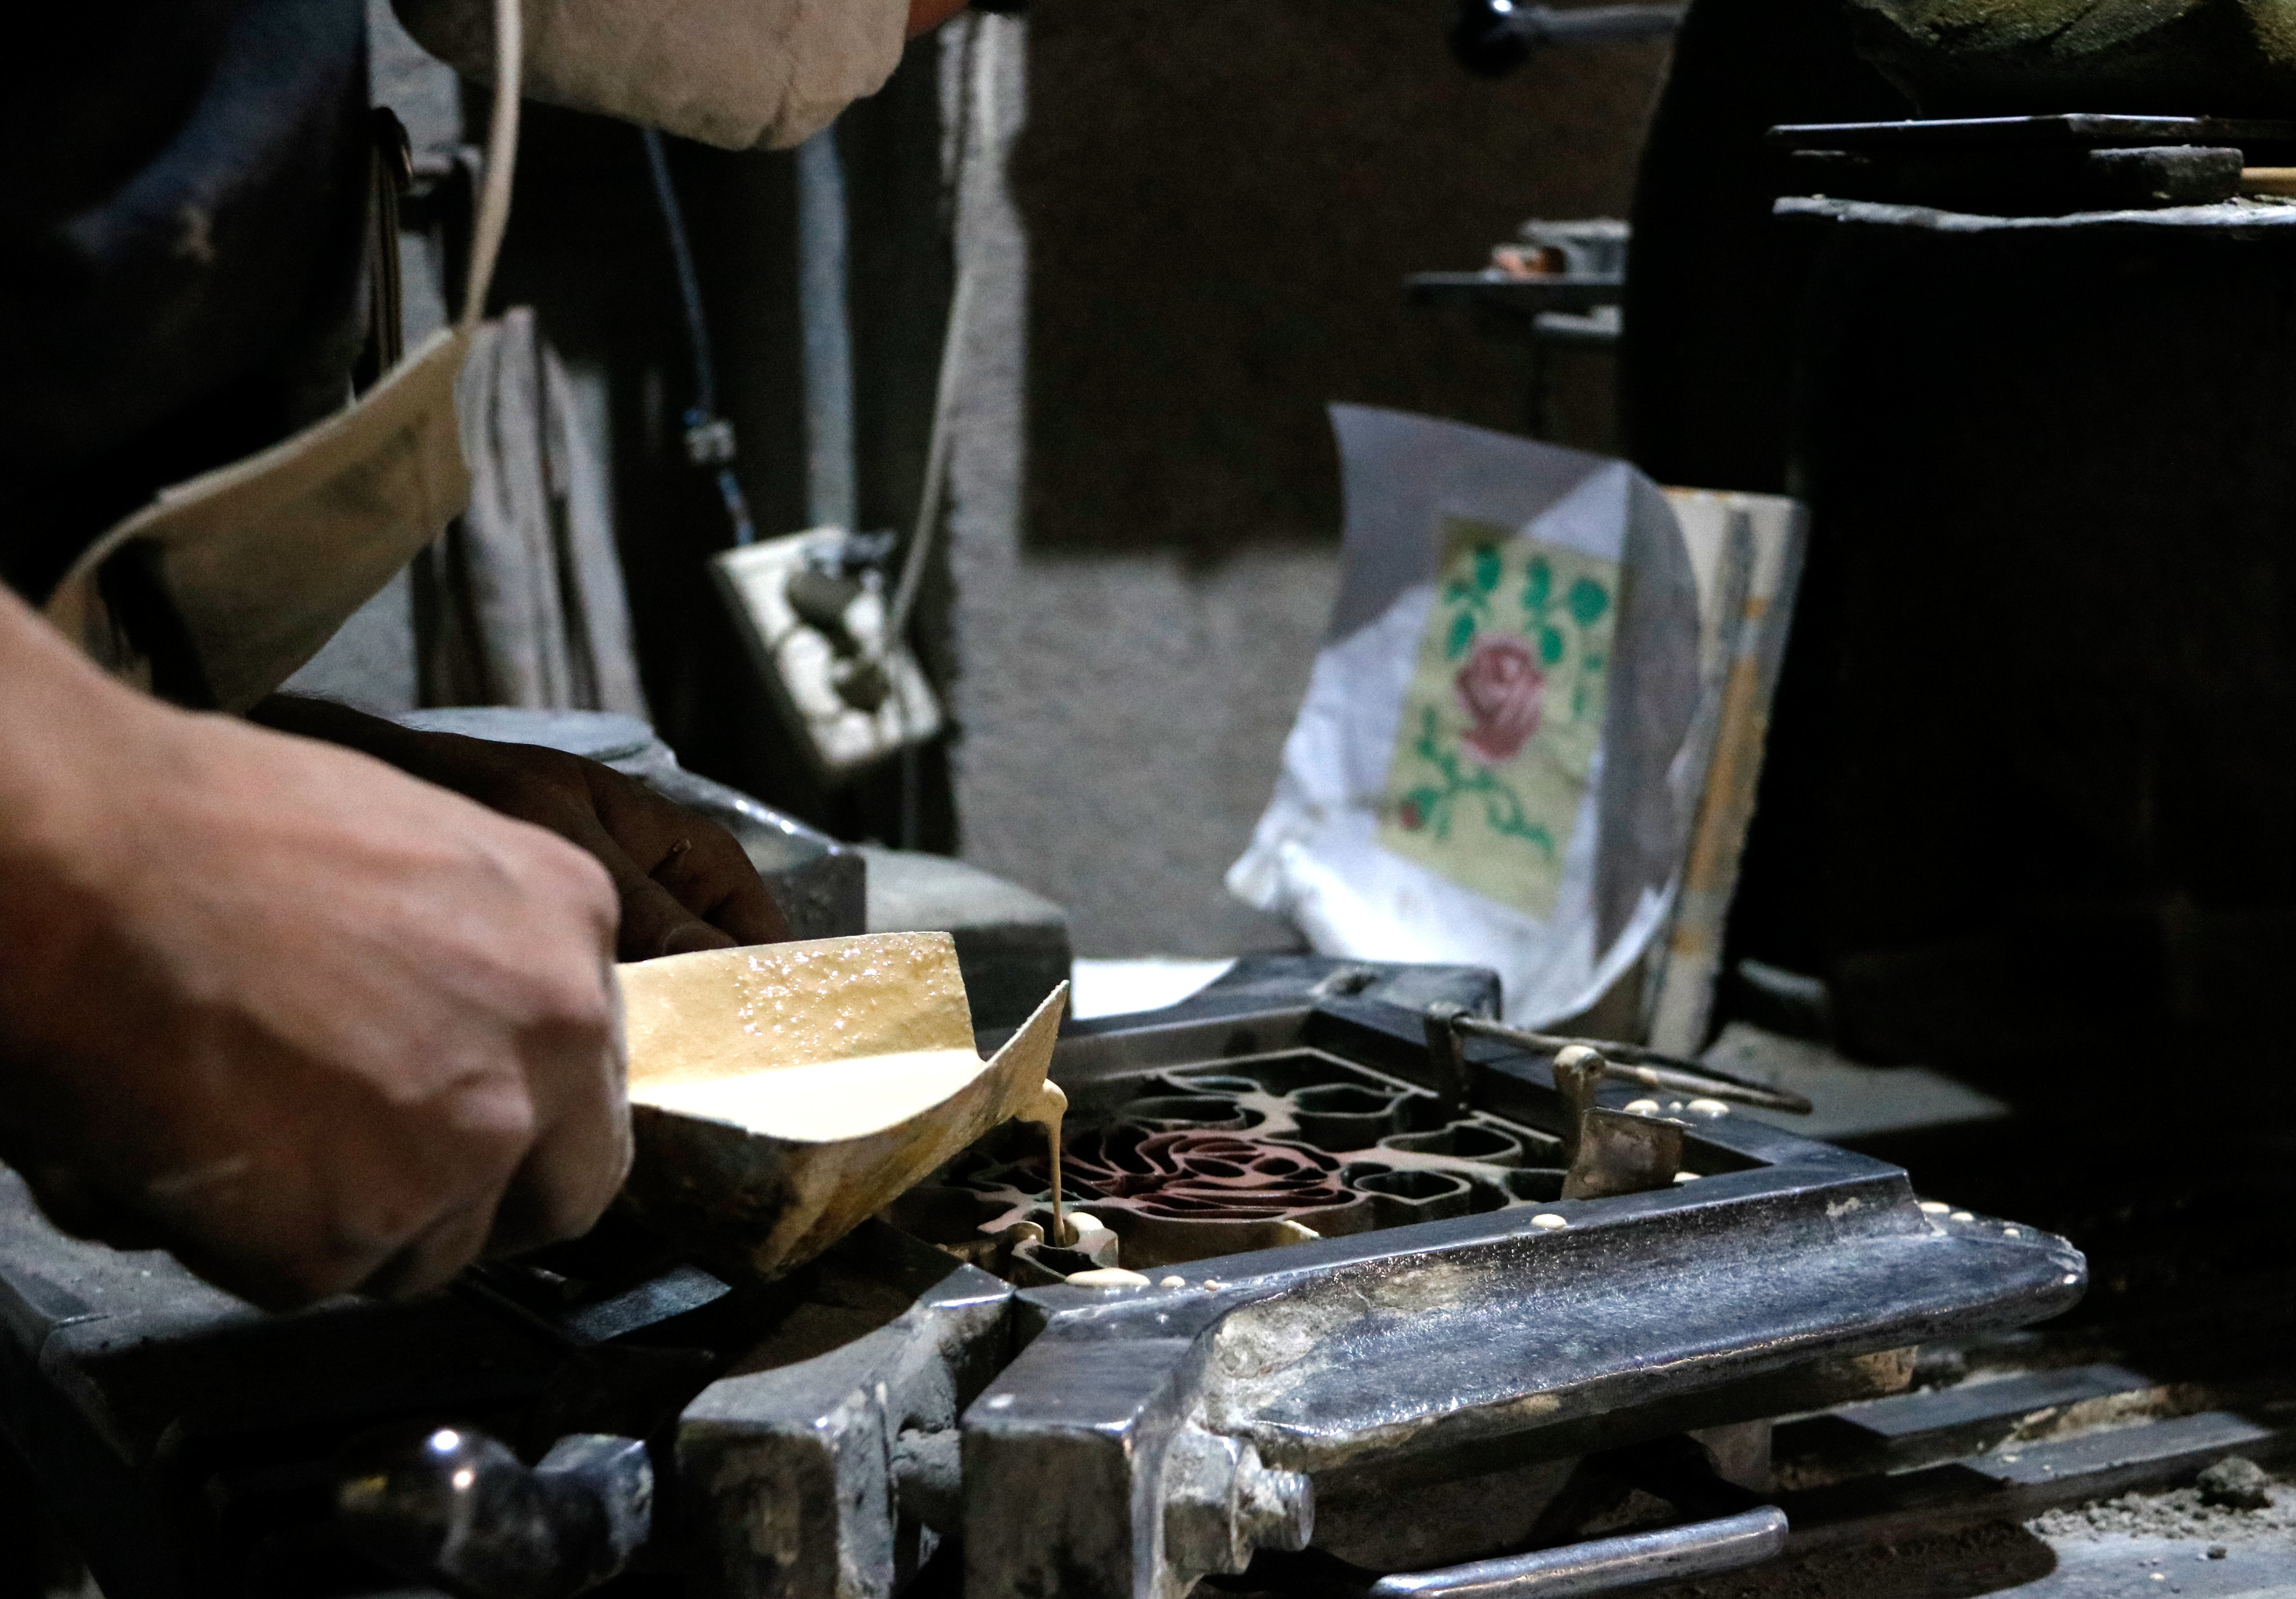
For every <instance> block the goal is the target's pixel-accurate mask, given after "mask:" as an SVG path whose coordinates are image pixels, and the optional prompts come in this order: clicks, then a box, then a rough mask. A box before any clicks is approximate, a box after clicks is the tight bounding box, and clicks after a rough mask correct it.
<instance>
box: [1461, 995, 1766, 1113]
mask: <svg viewBox="0 0 2296 1599" xmlns="http://www.w3.org/2000/svg"><path fill="white" fill-rule="evenodd" d="M1430 1014H1431V1019H1432V1013H1430ZM1445 1019H1446V1020H1447V1022H1448V1024H1449V1025H1450V1027H1451V1028H1452V1030H1453V1031H1454V1032H1464V1033H1468V1034H1471V1035H1472V1036H1474V1037H1476V1038H1488V1039H1497V1040H1499V1041H1500V1042H1501V1043H1506V1044H1513V1045H1514V1046H1516V1047H1517V1048H1523V1049H1544V1050H1562V1049H1569V1048H1572V1047H1573V1046H1574V1045H1575V1046H1577V1047H1578V1048H1584V1049H1592V1050H1595V1051H1597V1052H1599V1053H1600V1054H1601V1055H1602V1056H1603V1074H1604V1075H1606V1076H1610V1077H1620V1078H1624V1079H1625V1080H1626V1081H1628V1082H1638V1083H1641V1084H1642V1085H1643V1086H1644V1088H1652V1089H1675V1090H1677V1092H1680V1093H1685V1094H1702V1095H1704V1096H1705V1097H1707V1098H1709V1099H1729V1100H1734V1101H1736V1102H1737V1103H1738V1104H1740V1105H1759V1106H1760V1107H1761V1108H1762V1109H1764V1110H1772V1111H1784V1112H1786V1113H1787V1114H1790V1115H1795V1116H1807V1115H1808V1114H1809V1112H1810V1104H1809V1101H1808V1100H1807V1099H1805V1098H1803V1097H1801V1096H1800V1094H1797V1093H1794V1092H1792V1091H1791V1090H1790V1089H1774V1088H1772V1087H1770V1086H1769V1085H1768V1084H1767V1083H1759V1082H1748V1081H1745V1080H1743V1078H1737V1077H1733V1076H1731V1075H1730V1074H1729V1073H1727V1072H1719V1071H1717V1070H1715V1068H1713V1067H1712V1066H1710V1065H1705V1064H1704V1063H1702V1062H1700V1061H1694V1060H1685V1059H1683V1058H1682V1057H1681V1056H1678V1055H1668V1054H1665V1053H1663V1052H1662V1051H1660V1050H1657V1049H1652V1048H1646V1047H1645V1046H1644V1045H1641V1044H1630V1043H1628V1042H1626V1041H1624V1040H1620V1039H1582V1038H1565V1037H1563V1036H1562V1034H1560V1033H1554V1032H1526V1031H1525V1030H1523V1029H1522V1028H1520V1027H1509V1026H1507V1025H1506V1024H1504V1023H1501V1022H1494V1021H1490V1020H1488V1019H1487V1018H1485V1017H1482V1016H1464V1015H1460V1016H1448V1017H1447V1018H1445Z"/></svg>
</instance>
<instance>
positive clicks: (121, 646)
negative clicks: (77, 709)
mask: <svg viewBox="0 0 2296 1599" xmlns="http://www.w3.org/2000/svg"><path fill="white" fill-rule="evenodd" d="M522 20H523V19H522V18H521V13H520V6H519V0H496V3H495V59H496V67H497V69H498V71H497V74H496V94H495V107H494V117H493V121H492V126H491V127H490V128H489V130H488V148H487V171H486V181H485V184H484V185H483V186H482V188H481V189H480V200H479V206H478V215H477V217H476V220H475V223H474V224H473V228H472V238H471V267H470V275H469V277H468V278H467V279H466V280H465V282H464V287H463V311H462V315H461V316H460V318H458V319H457V322H456V324H455V327H454V328H453V329H452V330H442V331H440V332H439V333H437V334H435V335H433V336H432V338H431V339H430V340H429V341H427V342H426V343H425V344H424V345H423V347H422V348H421V349H419V350H416V351H415V352H414V354H413V355H410V356H408V357H407V358H406V359H405V360H403V361H401V362H400V363H398V365H397V366H395V367H393V368H392V369H391V370H390V371H389V372H387V373H386V374H384V376H383V378H382V379H381V381H380V382H378V383H376V384H375V385H374V387H373V388H371V389H369V390H368V391H367V393H366V394H365V395H364V396H361V397H360V399H359V401H358V403H357V404H355V405H353V406H351V407H349V408H348V409H347V410H344V411H340V412H336V413H335V414H334V415H332V416H330V417H327V418H325V419H324V420H321V421H319V422H316V423H314V424H313V425H312V426H311V427H309V428H305V429H304V430H303V431H302V432H300V433H299V434H297V435H296V436H294V437H292V438H290V439H287V440H285V441H284V442H283V443H281V444H278V445H274V446H273V447H272V448H270V449H268V450H266V451H264V452H262V453H260V454H258V455H255V456H251V457H250V458H249V459H247V460H245V461H234V462H233V463H232V464H231V465H229V466H225V467H220V468H217V469H215V470H214V471H210V472H207V473H203V474H202V475H201V476H200V477H195V478H193V479H192V480H191V481H190V482H188V483H183V484H178V485H175V486H174V487H172V488H168V489H163V490H161V491H160V494H159V495H158V497H157V498H156V499H154V500H153V502H152V503H151V504H150V505H147V506H146V507H144V508H143V510H140V511H138V512H136V513H135V515H134V516H132V517H130V518H127V520H126V521H124V522H121V523H119V524H118V525H117V526H113V527H111V528H110V529H108V530H107V531H106V532H105V533H104V534H102V536H101V537H99V538H98V539H97V540H96V541H95V542H94V543H93V544H91V545H90V546H89V547H88V548H87V550H86V551H84V552H83V553H82V554H81V556H80V558H79V559H78V560H77V561H76V562H74V563H73V566H72V568H71V570H70V573H68V574H67V575H65V577H64V580H63V582H62V583H59V584H58V585H57V587H56V590H55V592H54V593H53V594H52V595H51V596H50V597H49V599H48V602H47V605H46V607H45V610H46V614H47V616H48V619H49V620H50V621H51V622H53V624H55V625H56V626H57V627H58V628H59V629H60V630H61V632H63V633H64V635H65V637H67V638H69V639H70V640H72V641H73V642H74V643H76V644H78V646H79V647H80V648H81V649H83V650H85V651H86V653H87V654H88V655H89V657H92V658H93V659H94V660H95V661H96V662H97V664H98V665H102V667H103V668H104V669H105V670H106V671H109V672H111V673H113V674H114V675H116V676H119V677H121V678H123V679H125V680H127V681H130V682H134V683H136V684H137V685H139V686H140V687H143V688H146V689H152V690H154V691H155V692H158V693H160V694H162V695H164V696H166V697H167V698H173V699H176V700H177V701H178V702H179V703H182V704H185V705H193V706H207V707H212V708H216V709H220V710H225V711H243V710H245V709H246V708H247V707H248V706H251V705H253V704H254V703H255V702H256V701H257V700H258V699H260V698H263V696H264V695H266V694H268V693H270V692H271V691H272V690H273V689H276V688H277V687H278V686H279V685H280V684H281V683H283V682H284V681H286V680H287V679H288V678H289V677H290V676H291V675H292V674H293V673H294V672H295V671H296V670H297V669H298V668H299V667H300V666H301V665H303V663H304V662H306V661H307V660H309V659H310V658H311V657H312V656H314V655H316V653H317V652H318V650H319V648H320V646H322V645H323V644H324V643H325V642H326V641H327V640H328V639H330V638H331V637H332V636H333V635H334V632H335V631H336V629H338V628H339V627H340V626H341V625H342V624H343V622H344V621H345V619H347V618H348V616H350V614H351V613H352V612H353V611H355V610H357V608H359V607H360V606H361V605H364V604H365V602H366V601H367V600H370V599H372V598H373V596H374V595H375V593H376V592H378V591H380V590H381V588H382V586H383V585H384V584H385V583H389V581H390V578H391V576H392V575H393V574H395V573H397V572H398V570H399V569H400V568H401V567H405V566H406V563H407V562H408V561H409V560H410V559H413V558H414V553H415V552H416V551H419V550H421V549H422V547H423V546H424V545H425V544H427V543H430V541H431V540H432V539H434V538H436V537H437V536H438V535H439V534H440V533H441V532H442V531H444V530H445V527H446V526H447V522H448V520H449V519H451V518H453V517H455V515H457V514H459V513H460V512H461V511H462V510H463V508H464V507H465V506H466V505H467V504H468V503H469V502H470V486H471V485H470V474H469V470H468V469H467V468H466V467H465V465H464V463H463V452H462V442H461V436H460V428H459V426H458V424H457V420H456V417H455V379H456V378H457V376H458V375H459V374H460V373H461V371H462V369H463V362H464V360H465V359H466V358H467V356H468V355H469V354H470V349H471V335H472V332H473V330H475V329H476V328H477V326H478V323H479V320H480V317H482V316H483V315H485V314H486V301H487V291H488V287H489V286H490V285H491V283H492V281H493V279H494V270H495V262H496V258H497V257H499V256H500V254H501V252H502V241H503V233H504V229H505V228H506V227H507V226H508V224H509V221H510V199H511V184H512V175H513V173H514V171H515V168H516V166H517V161H518V116H519V92H518V86H519V83H520V75H521V61H522V45H523V40H522V37H521V24H522Z"/></svg>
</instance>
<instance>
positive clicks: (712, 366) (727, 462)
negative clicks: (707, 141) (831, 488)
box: [638, 127, 758, 545]
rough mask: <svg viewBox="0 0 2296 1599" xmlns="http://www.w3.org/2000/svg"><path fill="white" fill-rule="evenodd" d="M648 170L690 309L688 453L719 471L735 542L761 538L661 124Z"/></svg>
mask: <svg viewBox="0 0 2296 1599" xmlns="http://www.w3.org/2000/svg"><path fill="white" fill-rule="evenodd" d="M638 132H639V135H640V136H641V137H643V138H644V140H645V151H646V169H647V171H648V172H649V173H650V174H651V175H652V178H653V198H654V203H655V204H656V205H658V206H660V208H661V220H662V225H663V226H664V228H666V229H667V230H668V234H669V255H670V259H671V260H672V261H673V262H674V263H675V264H676V267H677V298H678V301H679V303H680V305H681V306H683V307H684V309H685V343H686V349H687V352H688V354H689V355H692V357H693V404H692V405H691V406H689V407H687V408H686V412H685V455H686V459H687V460H688V461H692V462H693V464H694V465H696V466H702V467H707V466H715V467H716V468H717V495H718V498H719V499H721V500H723V501H724V502H726V519H727V520H728V521H730V522H732V523H733V525H734V543H735V544H736V545H742V544H754V543H757V541H758V529H757V525H756V523H754V522H752V521H751V520H750V502H749V499H748V497H747V496H746V495H744V494H742V480H741V479H740V478H739V477H735V476H734V430H733V428H732V427H731V426H730V425H728V424H727V423H726V421H725V420H724V419H723V418H721V417H720V416H719V415H718V414H717V362H716V361H715V360H714V359H712V357H711V355H710V353H709V316H708V314H707V313H705V312H704V311H703V309H702V306H701V273H699V272H698V271H696V270H695V268H694V265H693V239H692V238H691V237H690V236H689V235H688V234H687V233H686V231H685V208H684V207H683V206H681V205H679V204H678V203H677V185H676V184H675V183H673V182H672V181H671V179H670V175H669V149H668V145H667V144H666V143H663V140H662V136H661V133H660V130H659V129H657V128H651V127H645V128H640V129H639V130H638Z"/></svg>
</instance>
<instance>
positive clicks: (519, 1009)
mask: <svg viewBox="0 0 2296 1599" xmlns="http://www.w3.org/2000/svg"><path fill="white" fill-rule="evenodd" d="M0 684H4V685H5V689H4V692H0V1065H4V1067H5V1074H4V1078H0V1083H4V1087H0V1153H4V1154H5V1155H6V1157H7V1159H8V1160H9V1161H10V1162H11V1163H13V1164H15V1165H16V1166H17V1167H18V1169H19V1170H20V1171H22V1172H23V1173H24V1174H25V1176H26V1177H27V1178H28V1179H29V1180H30V1181H31V1183H32V1184H33V1187H34V1188H35V1191H36V1192H37V1194H38V1195H39V1196H40V1199H41V1202H42V1203H43V1204H44V1205H45V1206H46V1207H47V1208H48V1209H49V1211H50V1213H51V1214H52V1215H53V1216H54V1217H56V1219H57V1220H59V1221H60V1222H61V1223H62V1224H63V1225H65V1226H67V1227H71V1228H75V1229H76V1230H80V1231H83V1232H89V1233H93V1234H95V1235H96V1236H105V1237H109V1238H111V1239H112V1240H114V1241H118V1242H122V1243H143V1244H149V1243H159V1244H165V1245H166V1246H168V1248H170V1249H173V1250H174V1251H175V1252H176V1253H177V1254H178V1255H179V1256H180V1257H181V1258H182V1259H183V1260H184V1261H185V1263H186V1264H188V1265H190V1266H191V1267H192V1268H193V1269H195V1270H197V1271H199V1272H200V1273H201V1275H202V1276H205V1277H209V1278H210V1279H211V1280H213V1281H215V1282H217V1283H218V1284H220V1285H224V1286H225V1287H227V1288H230V1289H232V1290H234V1292H237V1293H242V1294H244V1295H246V1296H248V1297H250V1298H251V1299H254V1300H256V1301H258V1302H261V1303H264V1304H268V1305H275V1306H279V1305H290V1304H294V1303H299V1302H302V1301H308V1300H311V1299H315V1298H318V1297H321V1296H324V1295H327V1294H332V1293H340V1292H343V1291H345V1290H348V1289H354V1288H360V1287H364V1288H366V1289H368V1290H370V1291H373V1292H377V1293H414V1292H418V1291H421V1290H422V1289H426V1288H430V1287H433V1286H436V1285H439V1284H441V1283H443V1282H445V1281H446V1280H447V1278H448V1277H451V1276H453V1275H454V1273H455V1272H456V1271H457V1270H459V1269H461V1268H462V1267H463V1265H464V1264H466V1263H467V1262H469V1261H470V1260H472V1259H473V1258H474V1257H476V1256H477V1255H478V1254H479V1253H480V1252H481V1251H482V1250H484V1249H489V1248H492V1249H515V1248H520V1247H528V1246H532V1245H534V1244H541V1243H544V1242H546V1241H548V1240H551V1239H553V1238H558V1237H563V1236H571V1235H574V1234H577V1233H578V1232H580V1231H582V1230H584V1229H585V1228H587V1227H588V1226H589V1225H590V1223H591V1222H592V1221H593V1220H595V1219H596V1217H597V1214H598V1212H599V1211H601V1210H602V1209H603V1207H604V1205H605V1203H606V1202H607V1201H608V1200H609V1199H610V1198H611V1196H612V1195H613V1193H614V1191H615V1190H616V1188H617V1187H619V1185H620V1182H621V1179H622V1176H623V1174H624V1172H625V1171H626V1169H627V1165H628V1161H629V1126H628V1116H627V1109H626V1106H625V1103H624V1099H623V1091H622V1075H621V1049H620V1041H619V1015H618V999H617V995H616V991H615V988H614V984H613V977H612V973H611V965H610V963H611V958H612V951H613V935H614V926H615V920H616V910H617V906H616V896H615V893H614V890H613V886H612V884H611V881H610V879H609V877H608V876H607V874H606V872H605V870H604V869H602V868H601V867H600V866H599V864H598V862H597V861H595V860H594V859H593V858H592V856H590V855H588V854H586V853H584V852H583V851H581V850H579V849H577V848H575V847H573V846H572V845H570V844H567V843H566V842H565V841H564V840H562V839H561V838H558V837H553V836H552V835H551V834H549V833H548V832H545V831H544V830H543V829H542V828H536V827H530V826H528V825H526V824H524V823H522V822H518V821H512V820H506V819H504V818H503V817H500V816H497V815H495V814H493V813H492V812H488V811H487V810H485V809H483V808H482V807H480V806H479V805H476V804H471V802H469V801H468V800H465V799H463V798H461V797H459V796H457V795H452V794H447V793H445V792H443V791H441V790H440V789H439V788H437V787H431V786H430V785H428V784H425V783H422V782H418V781H415V780H414V779H411V778H408V777H406V776H403V775H402V774H400V773H399V772H397V771H392V770H391V769H390V768H389V767H388V766H385V765H383V764H381V763H379V762H376V761H373V760H370V759H368V758H366V757H365V756H364V755H356V754H352V753H349V752H348V751H344V750H340V749H335V748H330V747H328V746H325V745H322V744H317V743H313V742H310V741H308V740H306V739H302V738H285V737H282V736H280V735H278V734H276V733H273V732H267V731H264V730H260V729H258V728H253V727H249V726H246V725H244V724H243V723H240V722H232V721H228V720H225V719H224V718H220V717H213V716H196V715H192V714H186V713H184V712H179V711H176V710H172V709H170V708H168V707H167V706H161V705H159V704H157V703H156V702H154V701H152V700H151V699H149V698H145V697H143V696H142V695H139V694H136V693H134V692H133V691H131V690H129V689H125V688H122V687H120V686H119V685H117V684H115V683H112V682H111V681H108V680H106V679H104V678H103V677H102V676H101V675H100V674H99V673H96V672H95V671H94V668H93V667H90V666H89V665H86V663H85V662H84V661H82V660H81V659H80V658H79V657H78V656H76V655H75V654H73V653H72V652H71V650H70V647H69V646H68V645H66V644H65V643H64V642H63V640H61V638H59V637H57V636H56V634H55V633H54V632H53V631H52V630H50V629H49V628H48V627H47V626H46V624H45V623H42V622H40V621H39V620H38V619H37V618H36V617H35V616H32V615H31V613H30V612H29V611H28V610H26V609H25V608H24V607H23V606H22V605H21V604H20V603H18V602H17V601H16V600H14V599H13V598H12V597H11V596H8V595H6V594H5V593H4V592H0Z"/></svg>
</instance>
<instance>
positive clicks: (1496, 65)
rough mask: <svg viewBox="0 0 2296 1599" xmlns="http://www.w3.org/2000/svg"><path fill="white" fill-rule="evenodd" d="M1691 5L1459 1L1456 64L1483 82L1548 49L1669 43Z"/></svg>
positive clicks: (1453, 41) (1453, 40) (1453, 36)
mask: <svg viewBox="0 0 2296 1599" xmlns="http://www.w3.org/2000/svg"><path fill="white" fill-rule="evenodd" d="M1687 9H1688V7H1687V6H1685V5H1648V4H1643V5H1573V6H1569V7H1566V8H1564V9H1562V10H1557V9H1555V8H1554V6H1551V5H1539V4H1519V3H1518V0H1459V4H1458V6H1457V9H1456V11H1455V12H1453V14H1452V19H1451V28H1450V36H1449V37H1450V45H1451V56H1452V59H1453V60H1455V61H1457V62H1458V63H1459V64H1460V65H1461V66H1462V67H1464V68H1465V69H1467V70H1468V71H1470V72H1472V73H1473V74H1475V75H1476V76H1477V77H1478V78H1500V77H1504V76H1505V74H1507V73H1509V72H1512V71H1513V70H1514V69H1516V68H1517V67H1520V66H1521V65H1522V63H1523V62H1524V61H1528V60H1529V58H1530V53H1531V52H1532V51H1533V50H1535V49H1537V48H1538V47H1539V46H1541V45H1574V44H1594V43H1597V42H1600V41H1604V40H1610V39H1650V38H1663V37H1667V36H1669V35H1670V34H1672V33H1674V32H1675V31H1676V30H1677V29H1679V28H1680V27H1681V26H1682V17H1683V13H1684V12H1685V11H1686V10H1687Z"/></svg>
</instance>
